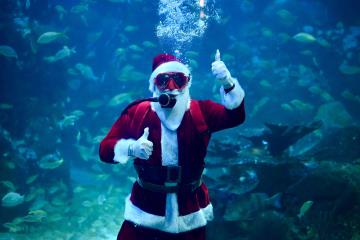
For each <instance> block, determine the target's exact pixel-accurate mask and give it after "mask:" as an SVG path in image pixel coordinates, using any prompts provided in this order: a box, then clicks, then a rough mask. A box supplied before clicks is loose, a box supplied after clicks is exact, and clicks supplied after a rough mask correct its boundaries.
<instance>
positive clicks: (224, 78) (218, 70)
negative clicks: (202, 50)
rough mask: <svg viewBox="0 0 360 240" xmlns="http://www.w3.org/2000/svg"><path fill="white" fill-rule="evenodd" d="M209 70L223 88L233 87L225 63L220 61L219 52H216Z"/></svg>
mask: <svg viewBox="0 0 360 240" xmlns="http://www.w3.org/2000/svg"><path fill="white" fill-rule="evenodd" d="M211 70H212V73H213V74H214V76H215V78H216V79H217V80H218V81H219V82H220V83H221V84H222V85H223V86H224V88H230V87H231V86H232V85H233V81H232V79H231V74H230V72H229V70H228V69H227V67H226V65H225V63H224V62H223V61H221V59H220V51H219V49H217V50H216V54H215V61H214V62H213V63H212V64H211Z"/></svg>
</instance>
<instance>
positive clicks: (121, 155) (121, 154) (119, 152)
mask: <svg viewBox="0 0 360 240" xmlns="http://www.w3.org/2000/svg"><path fill="white" fill-rule="evenodd" d="M134 142H135V140H134V139H120V140H119V141H117V143H116V144H115V147H114V161H115V162H118V163H122V164H125V163H127V162H128V161H129V159H133V157H131V156H129V155H128V149H129V145H130V144H132V143H134Z"/></svg>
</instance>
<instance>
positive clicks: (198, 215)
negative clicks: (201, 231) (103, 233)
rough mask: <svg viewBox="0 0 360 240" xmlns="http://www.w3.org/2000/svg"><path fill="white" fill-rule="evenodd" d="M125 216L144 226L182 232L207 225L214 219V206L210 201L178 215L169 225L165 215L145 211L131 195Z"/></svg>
mask: <svg viewBox="0 0 360 240" xmlns="http://www.w3.org/2000/svg"><path fill="white" fill-rule="evenodd" d="M124 218H125V219H126V220H128V221H131V222H133V223H135V224H138V225H141V226H144V227H148V228H152V229H158V230H161V231H164V232H169V233H181V232H186V231H190V230H193V229H195V228H199V227H203V226H205V225H206V223H207V221H211V220H212V219H213V206H212V205H211V203H210V204H209V205H207V206H206V207H205V208H201V209H200V210H199V211H196V212H193V213H190V214H188V215H185V216H178V217H177V218H176V219H175V220H176V221H175V223H176V224H175V225H168V224H167V219H166V218H165V216H158V215H154V214H151V213H147V212H144V211H143V210H141V209H140V208H138V207H137V206H135V205H134V204H133V203H132V202H131V200H130V196H128V197H127V198H126V200H125V213H124Z"/></svg>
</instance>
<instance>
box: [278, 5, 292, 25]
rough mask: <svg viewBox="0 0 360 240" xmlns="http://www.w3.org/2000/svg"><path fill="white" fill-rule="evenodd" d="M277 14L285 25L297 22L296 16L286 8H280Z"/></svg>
mask: <svg viewBox="0 0 360 240" xmlns="http://www.w3.org/2000/svg"><path fill="white" fill-rule="evenodd" d="M276 16H278V17H279V19H280V21H281V23H283V24H285V25H291V24H293V23H294V22H295V20H296V17H295V16H294V15H292V13H291V12H289V11H288V10H286V9H280V10H278V11H277V12H276Z"/></svg>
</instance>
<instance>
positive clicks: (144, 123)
mask: <svg viewBox="0 0 360 240" xmlns="http://www.w3.org/2000/svg"><path fill="white" fill-rule="evenodd" d="M152 70H153V71H152V74H151V76H150V79H149V89H150V91H151V92H152V93H153V97H152V98H148V99H143V100H140V101H135V102H133V103H131V104H130V105H129V106H128V107H127V108H126V109H125V110H124V111H123V112H122V113H121V115H120V117H119V118H118V119H117V121H116V122H115V123H114V125H113V126H112V128H111V129H110V131H109V133H108V134H107V135H106V136H105V138H104V139H103V140H102V142H101V143H100V149H99V155H100V158H101V160H102V161H104V162H107V163H121V164H124V163H126V162H128V161H132V162H133V164H134V167H135V170H136V172H137V175H138V176H137V181H136V182H135V183H134V185H133V187H132V191H131V194H130V195H129V196H128V197H127V198H126V200H125V212H124V218H125V221H124V222H123V224H122V226H121V229H120V231H119V233H118V238H117V239H121V240H152V239H157V240H172V239H177V240H183V239H184V240H185V239H186V240H202V239H206V237H205V234H206V231H205V226H206V224H207V222H208V221H210V220H212V218H213V207H212V204H211V202H210V198H209V193H208V189H207V187H206V185H205V183H204V182H202V180H201V175H202V172H203V169H204V165H205V162H204V158H205V155H206V149H207V146H208V143H209V140H210V137H211V134H212V133H213V132H217V131H220V130H222V129H226V128H232V127H235V126H238V125H239V124H241V123H243V122H244V120H245V110H244V96H245V94H244V91H243V89H242V88H241V86H240V84H239V82H238V81H237V80H236V79H235V78H233V77H232V76H231V74H230V72H229V70H228V69H227V67H226V65H225V63H224V62H223V61H221V59H220V52H219V50H217V52H216V55H215V61H214V62H213V63H212V73H213V75H214V76H215V78H216V79H217V81H218V82H220V84H221V87H220V95H221V104H220V103H215V102H213V101H211V100H199V101H198V100H192V99H191V98H190V92H189V89H190V86H191V83H192V81H193V79H192V78H191V74H190V70H189V68H188V67H187V65H185V64H183V63H182V62H181V61H180V60H179V59H178V58H176V57H175V56H173V55H170V54H159V55H157V56H156V57H155V58H154V60H153V66H152Z"/></svg>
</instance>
